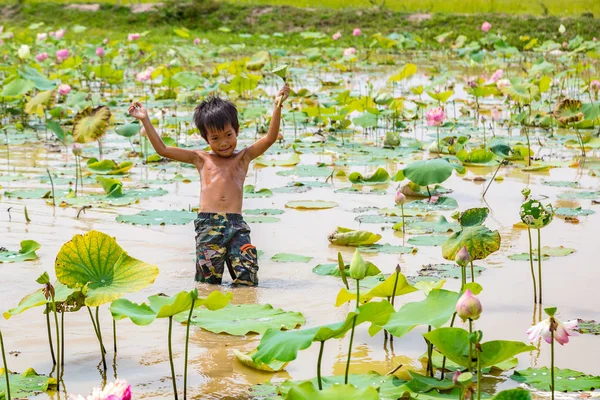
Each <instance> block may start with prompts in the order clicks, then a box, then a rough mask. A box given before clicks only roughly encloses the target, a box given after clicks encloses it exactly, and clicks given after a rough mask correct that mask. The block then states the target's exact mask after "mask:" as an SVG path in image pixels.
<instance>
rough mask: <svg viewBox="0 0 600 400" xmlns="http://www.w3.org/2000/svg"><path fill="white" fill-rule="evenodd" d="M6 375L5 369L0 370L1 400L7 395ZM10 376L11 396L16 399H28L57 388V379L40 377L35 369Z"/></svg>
mask: <svg viewBox="0 0 600 400" xmlns="http://www.w3.org/2000/svg"><path fill="white" fill-rule="evenodd" d="M4 374H6V371H5V370H4V368H0V399H2V400H4V398H5V395H6V377H5V376H4ZM9 374H10V375H9V380H10V394H11V396H12V397H13V398H14V399H17V398H21V399H23V398H25V399H28V398H30V397H32V396H35V395H36V394H39V393H42V392H47V391H48V390H50V389H55V387H56V379H54V378H52V377H48V376H44V375H38V373H37V372H35V371H34V369H33V368H29V369H28V370H27V371H25V372H23V373H22V374H13V373H9Z"/></svg>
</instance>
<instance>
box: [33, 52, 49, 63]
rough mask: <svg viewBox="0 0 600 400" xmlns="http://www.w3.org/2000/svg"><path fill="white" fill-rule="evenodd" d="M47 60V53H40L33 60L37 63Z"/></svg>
mask: <svg viewBox="0 0 600 400" xmlns="http://www.w3.org/2000/svg"><path fill="white" fill-rule="evenodd" d="M47 58H48V53H45V52H44V53H40V54H38V55H36V56H35V59H36V60H38V62H43V61H44V60H45V59H47Z"/></svg>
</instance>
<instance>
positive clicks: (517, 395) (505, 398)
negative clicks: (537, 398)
mask: <svg viewBox="0 0 600 400" xmlns="http://www.w3.org/2000/svg"><path fill="white" fill-rule="evenodd" d="M492 400H531V392H529V391H527V390H524V389H509V390H503V391H501V392H500V393H498V394H496V395H495V396H494V397H493V398H492Z"/></svg>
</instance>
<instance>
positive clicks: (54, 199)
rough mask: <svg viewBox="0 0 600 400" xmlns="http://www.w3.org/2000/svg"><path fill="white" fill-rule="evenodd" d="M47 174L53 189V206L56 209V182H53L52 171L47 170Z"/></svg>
mask: <svg viewBox="0 0 600 400" xmlns="http://www.w3.org/2000/svg"><path fill="white" fill-rule="evenodd" d="M46 172H47V173H48V178H50V186H51V187H52V205H53V206H54V207H56V198H55V197H54V181H53V180H52V175H51V174H50V170H49V169H48V168H46Z"/></svg>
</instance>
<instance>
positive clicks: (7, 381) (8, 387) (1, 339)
mask: <svg viewBox="0 0 600 400" xmlns="http://www.w3.org/2000/svg"><path fill="white" fill-rule="evenodd" d="M0 350H2V362H3V363H4V378H5V379H6V399H7V400H10V399H11V397H10V379H9V377H8V374H9V371H8V364H7V363H6V353H5V352H4V339H3V338H2V331H0Z"/></svg>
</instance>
